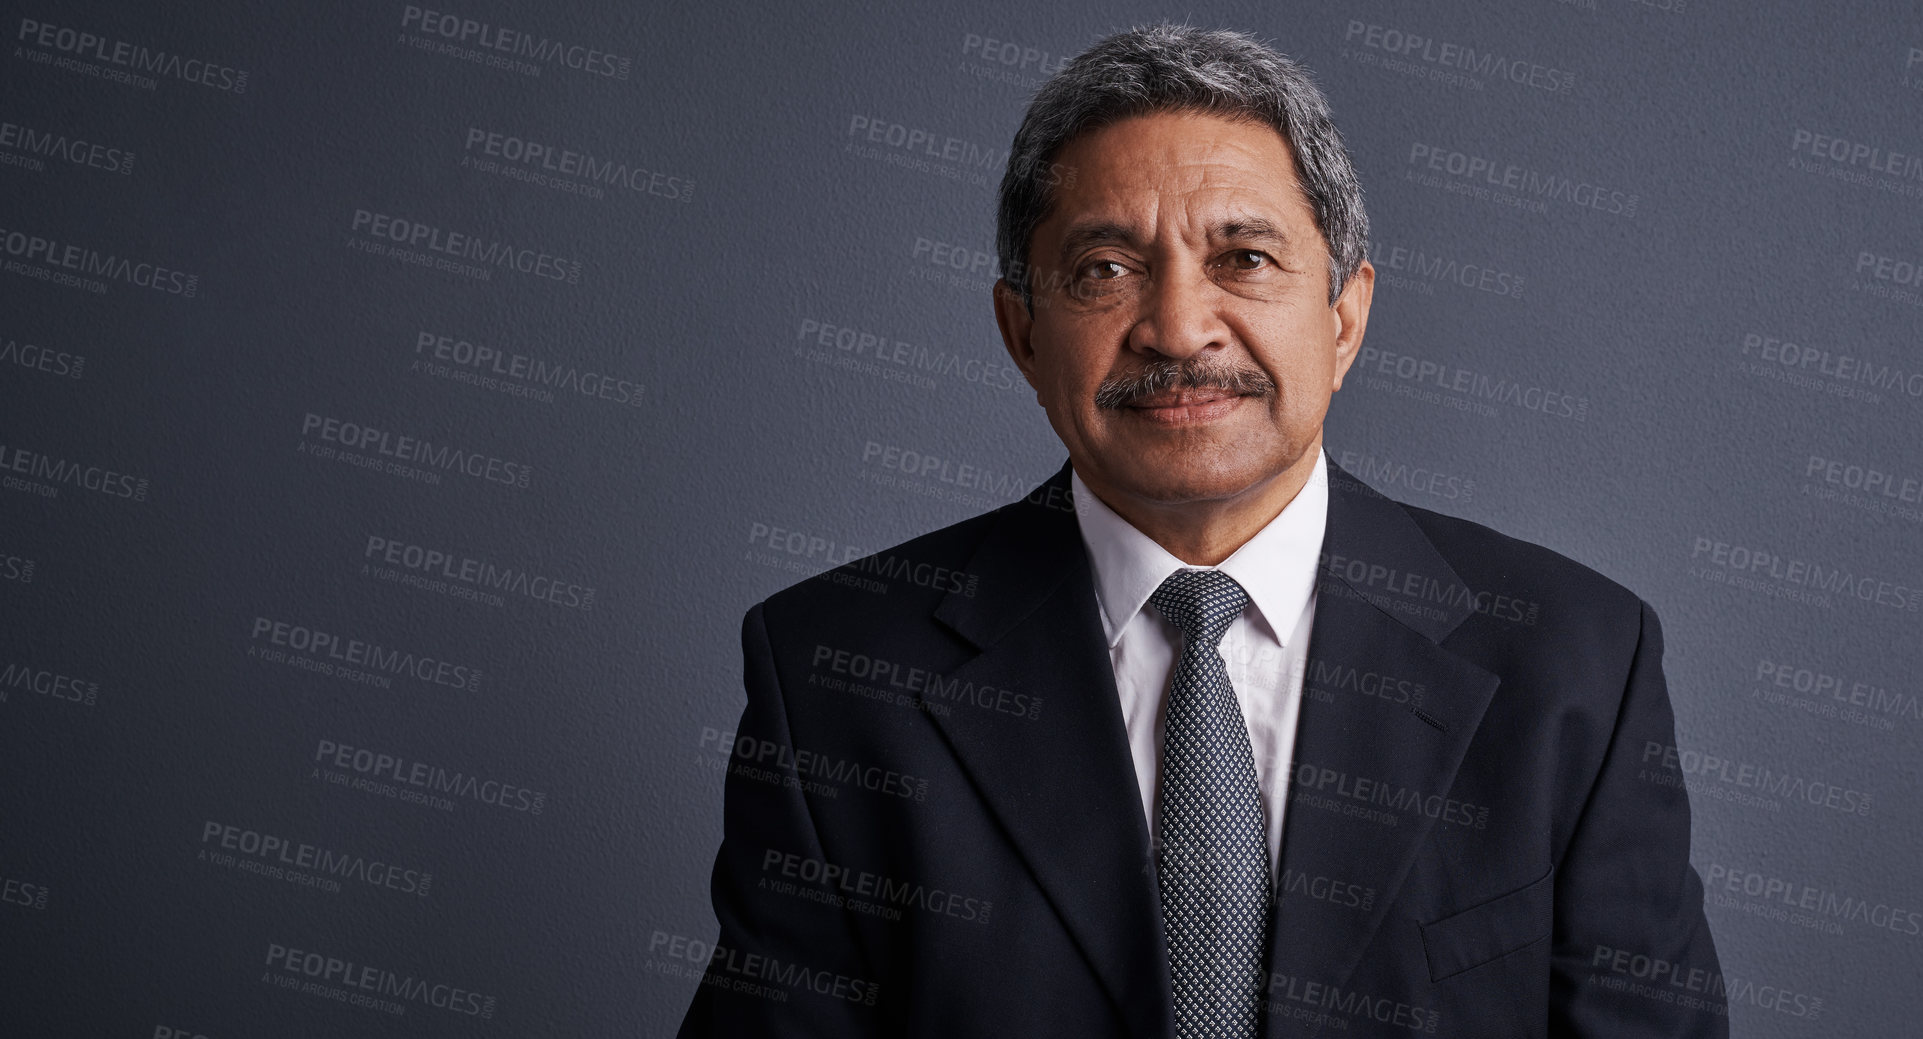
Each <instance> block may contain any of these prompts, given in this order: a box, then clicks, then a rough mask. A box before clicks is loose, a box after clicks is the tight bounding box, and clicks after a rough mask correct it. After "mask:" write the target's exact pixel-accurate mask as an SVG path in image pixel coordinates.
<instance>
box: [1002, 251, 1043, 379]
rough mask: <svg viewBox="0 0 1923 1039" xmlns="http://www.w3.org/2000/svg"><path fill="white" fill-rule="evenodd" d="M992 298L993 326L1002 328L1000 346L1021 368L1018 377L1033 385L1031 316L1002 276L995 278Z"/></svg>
mask: <svg viewBox="0 0 1923 1039" xmlns="http://www.w3.org/2000/svg"><path fill="white" fill-rule="evenodd" d="M993 295H994V297H995V325H996V327H998V328H1000V329H1001V331H1002V346H1003V348H1005V349H1006V350H1007V351H1008V356H1009V358H1010V359H1011V360H1013V361H1014V362H1015V367H1017V368H1020V369H1021V370H1022V378H1024V379H1027V380H1028V385H1029V388H1031V389H1033V388H1034V386H1035V348H1034V345H1033V343H1032V342H1031V340H1030V339H1029V336H1030V334H1031V333H1032V332H1033V331H1034V329H1035V315H1034V313H1033V312H1032V311H1030V310H1029V309H1028V306H1027V305H1026V304H1024V303H1023V302H1022V294H1021V293H1019V292H1017V291H1015V287H1014V286H1013V285H1010V284H1009V283H1008V279H1006V278H996V279H995V287H994V290H993Z"/></svg>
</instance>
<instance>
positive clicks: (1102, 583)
mask: <svg viewBox="0 0 1923 1039" xmlns="http://www.w3.org/2000/svg"><path fill="white" fill-rule="evenodd" d="M1328 457H1329V456H1328V454H1327V452H1318V453H1317V462H1318V463H1319V464H1317V465H1316V466H1315V468H1314V469H1313V470H1311V471H1310V474H1309V480H1308V482H1307V483H1306V484H1304V485H1303V486H1302V490H1300V491H1298V492H1297V493H1296V496H1295V498H1294V500H1292V501H1290V502H1289V504H1288V505H1287V506H1285V507H1284V508H1283V509H1282V511H1281V512H1280V513H1278V514H1277V515H1276V517H1275V518H1274V519H1272V520H1270V521H1269V522H1268V524H1267V525H1266V526H1264V527H1263V528H1262V529H1261V530H1258V531H1256V532H1255V536H1254V537H1252V538H1250V539H1249V540H1248V541H1246V542H1244V543H1243V544H1242V546H1241V547H1240V548H1238V549H1236V550H1235V551H1234V552H1233V553H1231V554H1230V555H1229V557H1228V558H1227V559H1224V560H1222V562H1221V564H1220V565H1219V566H1204V567H1192V566H1190V565H1189V564H1188V563H1184V562H1182V561H1181V560H1180V559H1177V558H1176V557H1175V556H1173V555H1171V554H1170V553H1169V551H1168V550H1167V549H1165V548H1163V547H1162V546H1161V545H1158V544H1156V543H1155V541H1154V540H1153V539H1151V538H1150V537H1149V536H1148V535H1147V534H1144V533H1142V532H1141V531H1140V530H1137V529H1136V528H1135V526H1134V525H1133V524H1131V523H1129V522H1128V521H1127V520H1125V519H1123V518H1122V517H1121V516H1120V515H1118V514H1117V513H1116V512H1115V510H1114V509H1111V508H1109V507H1108V505H1107V504H1106V503H1104V502H1103V501H1102V500H1101V499H1100V498H1097V497H1096V496H1095V493H1094V492H1093V491H1091V490H1089V489H1088V485H1087V484H1085V483H1083V482H1082V476H1081V474H1080V473H1077V472H1074V471H1073V469H1072V468H1071V469H1070V473H1069V485H1070V489H1071V491H1072V492H1073V494H1074V496H1075V521H1076V523H1077V524H1078V525H1079V526H1080V527H1081V532H1082V544H1083V545H1084V546H1085V547H1086V548H1087V549H1088V555H1089V563H1090V565H1091V566H1092V567H1093V569H1094V572H1095V598H1096V601H1097V602H1098V603H1099V604H1100V606H1101V610H1102V628H1103V631H1104V632H1105V633H1106V634H1107V636H1108V644H1109V646H1110V647H1113V646H1114V645H1115V643H1116V641H1117V640H1118V639H1120V638H1121V637H1122V632H1123V630H1125V629H1126V628H1127V627H1128V625H1129V622H1130V621H1132V620H1134V619H1135V615H1136V614H1137V613H1140V612H1141V610H1142V607H1143V605H1145V604H1146V603H1147V602H1148V599H1149V596H1151V595H1153V594H1155V590H1156V589H1157V588H1160V587H1161V586H1162V582H1163V581H1165V580H1167V579H1168V576H1169V575H1170V574H1172V573H1174V572H1175V571H1177V570H1182V569H1193V570H1223V571H1226V572H1227V573H1228V575H1229V576H1230V577H1233V578H1235V582H1236V583H1237V584H1239V585H1241V586H1242V588H1243V590H1245V591H1247V592H1248V595H1249V603H1250V605H1251V606H1253V607H1254V609H1255V611H1256V612H1257V613H1258V614H1259V615H1260V619H1261V620H1262V621H1263V622H1264V623H1266V624H1267V625H1268V627H1269V630H1270V632H1271V633H1272V634H1273V635H1274V637H1275V640H1276V642H1277V643H1280V644H1283V645H1286V644H1287V643H1288V640H1289V636H1290V634H1291V633H1293V632H1294V631H1295V624H1296V621H1297V620H1299V619H1300V618H1301V616H1302V611H1303V610H1304V609H1306V608H1308V605H1309V597H1310V595H1311V593H1313V592H1314V591H1315V569H1316V562H1317V557H1318V555H1319V554H1320V553H1321V551H1322V534H1323V531H1324V530H1325V529H1326V527H1327V524H1328V517H1329V477H1328Z"/></svg>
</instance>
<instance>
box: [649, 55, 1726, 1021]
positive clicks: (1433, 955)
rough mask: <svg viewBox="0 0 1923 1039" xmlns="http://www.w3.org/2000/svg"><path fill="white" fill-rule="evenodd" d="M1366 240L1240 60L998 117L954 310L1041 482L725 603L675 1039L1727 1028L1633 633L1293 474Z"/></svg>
mask: <svg viewBox="0 0 1923 1039" xmlns="http://www.w3.org/2000/svg"><path fill="white" fill-rule="evenodd" d="M1367 230H1368V222H1367V219H1366V217H1365V216H1364V213H1363V207H1362V201H1361V194H1360V190H1359V188H1358V186H1357V183H1356V178H1355V175H1354V172H1353V170H1352V169H1351V166H1350V162H1349V158H1348V155H1347V152H1346V150H1345V148H1344V146H1343V144H1342V140H1341V138H1340V136H1339V135H1338V133H1337V132H1336V129H1335V127H1334V126H1333V124H1332V123H1331V122H1330V119H1329V114H1328V109H1327V105H1326V103H1325V102H1324V100H1323V98H1322V96H1321V94H1320V93H1319V92H1318V91H1317V90H1316V89H1315V87H1314V86H1313V85H1312V83H1311V82H1310V80H1309V79H1308V78H1307V76H1306V75H1305V73H1304V72H1303V71H1302V69H1301V68H1300V67H1299V66H1297V65H1295V64H1294V63H1292V62H1290V61H1288V60H1287V59H1285V58H1282V57H1280V56H1278V55H1276V54H1275V53H1274V52H1272V51H1270V50H1268V49H1267V48H1265V47H1263V46H1262V45H1260V44H1258V43H1256V42H1255V41H1253V40H1252V39H1250V38H1249V37H1246V36H1243V35H1240V34H1234V33H1226V32H1204V31H1200V30H1195V29H1190V28H1186V27H1176V26H1157V27H1153V28H1148V29H1140V30H1135V31H1131V32H1126V33H1121V34H1119V35H1116V36H1113V37H1110V38H1108V39H1107V40H1104V41H1102V42H1101V43H1099V44H1097V45H1096V46H1095V47H1094V48H1092V49H1091V50H1089V51H1088V52H1087V53H1085V54H1083V55H1081V56H1080V57H1078V58H1077V59H1075V60H1074V61H1073V62H1071V63H1070V64H1069V65H1068V66H1067V67H1065V68H1064V69H1063V70H1062V71H1061V72H1060V73H1059V74H1058V75H1057V76H1056V77H1055V78H1054V79H1053V80H1051V81H1050V82H1049V83H1048V84H1047V85H1046V86H1045V87H1044V88H1043V89H1042V90H1041V91H1040V92H1039V93H1038V95H1037V96H1036V98H1035V100H1034V101H1033V103H1032V104H1031V105H1030V107H1029V110H1028V113H1027V116H1026V118H1025V120H1024V122H1023V124H1022V126H1021V129H1020V131H1019V132H1018V133H1017V134H1016V137H1015V142H1014V147H1013V149H1012V153H1011V157H1010V160H1009V166H1008V171H1007V173H1006V175H1005V177H1004V179H1003V181H1002V188H1001V201H1000V214H999V221H998V247H999V251H1000V259H1001V262H1002V268H1003V278H1002V280H1001V281H999V282H998V283H997V284H996V286H995V291H994V307H995V315H996V319H997V321H998V322H999V324H1000V327H1001V332H1002V337H1003V340H1004V342H1005V343H1006V345H1007V348H1008V351H1009V354H1010V355H1011V356H1012V357H1013V359H1014V361H1015V364H1016V365H1017V366H1018V367H1019V368H1020V369H1021V371H1022V373H1023V374H1024V375H1025V376H1026V377H1027V379H1028V382H1029V384H1030V385H1031V386H1032V387H1033V388H1034V390H1035V394H1036V399H1037V400H1038V402H1039V403H1040V404H1041V406H1042V407H1043V408H1044V409H1045V411H1046V413H1047V416H1048V420H1049V422H1050V424H1051V425H1052V426H1053V428H1054V430H1055V432H1056V434H1057V435H1058V436H1059V437H1060V438H1061V440H1062V443H1063V445H1064V446H1065V447H1066V448H1067V453H1068V460H1067V462H1066V463H1065V464H1064V465H1063V466H1062V468H1061V470H1060V471H1059V472H1057V473H1056V474H1055V475H1054V476H1053V477H1052V478H1050V479H1049V480H1048V481H1046V482H1045V483H1043V484H1042V485H1040V486H1038V487H1036V488H1035V489H1034V491H1033V493H1031V494H1029V495H1028V496H1027V497H1026V498H1025V499H1023V500H1021V501H1018V502H1015V503H1013V504H1010V505H1007V506H1004V507H1002V508H1000V509H996V510H994V511H993V512H990V513H987V514H985V515H981V516H977V517H974V518H972V519H969V520H966V521H964V522H961V523H958V524H955V525H953V526H950V527H947V528H944V529H942V530H938V531H935V532H933V533H930V534H927V535H924V536H922V537H919V538H915V539H914V540H911V541H908V542H906V543H904V544H901V545H898V546H896V547H894V548H892V549H889V550H887V551H885V552H882V553H877V554H876V555H874V556H871V557H868V558H866V559H863V560H860V561H857V562H854V563H851V564H848V565H847V566H844V567H841V568H839V569H838V570H835V571H831V572H829V573H827V574H824V575H822V576H821V577H820V578H819V579H814V580H809V581H804V582H802V583H800V584H798V585H796V586H794V587H791V588H788V589H785V590H783V591H782V592H780V593H778V594H776V595H773V596H771V597H769V598H768V599H767V600H766V601H765V602H763V603H760V604H758V605H756V606H755V607H753V608H752V609H750V610H749V611H748V612H747V616H746V618H745V619H744V621H743V624H742V645H743V650H744V653H745V660H746V668H745V678H746V685H747V694H748V704H747V708H746V709H745V711H744V712H743V713H742V716H741V721H740V724H739V727H738V732H737V734H736V742H735V749H734V758H733V766H732V768H731V772H730V775H729V778H728V780H727V786H726V810H725V825H724V840H723V842H722V845H721V849H720V851H719V853H718V855H717V856H716V860H715V867H714V876H713V898H714V908H715V914H716V916H717V917H718V919H719V921H720V924H721V933H720V937H719V940H718V942H717V945H716V947H715V949H714V950H713V952H712V955H711V956H710V957H708V958H707V967H706V969H707V974H706V977H705V978H704V980H703V984H702V985H701V987H700V989H699V990H698V993H697V995H696V996H695V999H694V1004H693V1006H692V1007H691V1008H690V1009H689V1012H688V1016H687V1020H686V1022H685V1023H684V1025H683V1029H682V1034H683V1035H689V1036H761V1035H772V1036H788V1035H794V1036H803V1035H806V1036H817V1035H818V1036H837V1037H841V1036H883V1035H888V1036H894V1035H903V1036H998V1037H1000V1036H1050V1037H1061V1036H1105V1037H1106V1036H1134V1037H1158V1039H1159V1037H1167V1036H1180V1037H1184V1039H1186V1037H1202V1036H1209V1037H1215V1036H1232V1037H1242V1039H1253V1037H1255V1036H1268V1037H1284V1036H1288V1037H1295V1036H1313V1035H1344V1036H1355V1035H1397V1036H1400V1035H1411V1034H1414V1035H1425V1034H1434V1035H1446V1036H1466V1037H1476V1039H1488V1037H1495V1036H1546V1035H1580V1036H1596V1037H1608V1039H1622V1037H1641V1036H1651V1037H1653V1036H1722V1035H1725V1034H1726V1031H1727V1030H1726V1025H1725V1022H1724V1014H1725V1012H1726V1009H1725V1005H1724V1000H1723V997H1722V983H1721V974H1720V972H1719V967H1718V963H1717V958H1716V952H1715V947H1714V944H1713V942H1712V940H1711V937H1710V933H1709V930H1708V926H1707V923H1706V921H1705V918H1704V914H1703V909H1702V888H1701V884H1700V882H1699V880H1698V878H1697V876H1696V874H1695V873H1694V871H1693V870H1692V869H1691V867H1690V865H1689V862H1688V846H1689V807H1688V803H1687V799H1686V795H1685V792H1684V790H1683V787H1682V784H1681V782H1680V776H1678V775H1676V774H1675V772H1674V770H1673V769H1671V768H1668V767H1666V766H1665V764H1664V761H1663V757H1664V756H1663V755H1660V754H1659V755H1656V756H1655V759H1654V760H1649V758H1650V755H1648V754H1647V753H1646V748H1648V747H1651V746H1655V747H1658V748H1660V747H1666V746H1669V745H1672V744H1673V743H1674V742H1675V739H1674V732H1673V729H1674V723H1673V720H1672V716H1671V710H1670V705H1669V700H1668V694H1667V692H1666V690H1665V687H1664V682H1663V675H1662V659H1661V658H1662V635H1661V630H1660V628H1659V627H1658V625H1657V621H1656V617H1655V614H1654V613H1653V612H1652V611H1651V610H1650V608H1649V606H1648V604H1646V603H1644V602H1642V601H1641V600H1640V599H1639V598H1638V597H1637V596H1636V595H1634V594H1633V593H1631V592H1629V591H1627V590H1625V589H1624V588H1623V587H1621V586H1620V585H1618V584H1616V583H1614V582H1612V581H1610V580H1609V579H1607V578H1605V577H1603V576H1601V575H1600V574H1598V573H1596V572H1595V571H1593V570H1589V569H1587V568H1585V567H1583V566H1581V565H1579V564H1577V563H1575V562H1572V561H1571V560H1569V559H1566V558H1564V557H1562V556H1560V555H1557V554H1555V553H1554V552H1551V551H1549V550H1547V549H1544V548H1541V547H1538V546H1535V545H1530V544H1527V543H1524V542H1521V541H1516V540H1514V539H1511V538H1508V537H1505V536H1503V535H1501V534H1498V533H1496V532H1495V531H1493V530H1490V529H1489V528H1487V527H1483V526H1480V525H1477V524H1474V523H1469V522H1466V521H1463V520H1458V519H1452V518H1449V517H1446V516H1442V515H1439V514H1437V513H1434V512H1430V511H1427V510H1424V509H1419V508H1414V507H1410V506H1406V505H1402V504H1398V503H1396V502H1394V501H1391V500H1389V499H1387V498H1385V497H1383V496H1381V495H1379V494H1377V493H1375V492H1373V491H1371V490H1370V489H1368V488H1366V487H1365V486H1363V485H1362V484H1361V483H1360V482H1359V481H1357V480H1356V479H1355V478H1353V477H1352V476H1350V475H1349V474H1348V473H1346V472H1344V471H1343V470H1342V469H1341V468H1340V467H1338V466H1336V465H1335V464H1334V463H1332V462H1331V461H1329V459H1328V458H1327V456H1326V455H1325V454H1324V452H1323V445H1322V424H1323V418H1324V416H1325V414H1326V412H1327V409H1328V406H1329V403H1330V398H1331V395H1332V394H1333V393H1334V392H1335V391H1336V390H1339V389H1340V388H1341V386H1342V380H1343V375H1344V373H1345V372H1346V371H1347V369H1348V367H1349V364H1350V363H1351V361H1352V360H1353V359H1354V358H1355V355H1356V351H1357V349H1358V347H1359V346H1360V345H1361V342H1362V337H1363V332H1364V329H1365V328H1366V326H1367V322H1368V316H1369V303H1370V295H1371V289H1372V286H1373V282H1374V271H1373V270H1372V269H1371V267H1370V265H1369V263H1368V261H1367V260H1366V259H1365V246H1366V241H1367Z"/></svg>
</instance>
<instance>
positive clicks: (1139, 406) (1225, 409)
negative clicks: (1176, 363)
mask: <svg viewBox="0 0 1923 1039" xmlns="http://www.w3.org/2000/svg"><path fill="white" fill-rule="evenodd" d="M1245 396H1246V394H1237V393H1230V392H1228V391H1227V390H1215V389H1206V390H1181V391H1170V392H1166V393H1156V394H1152V395H1150V396H1147V397H1143V398H1142V399H1140V400H1138V401H1136V402H1135V403H1134V404H1131V405H1129V410H1130V411H1133V412H1135V413H1137V414H1139V415H1141V416H1142V417H1143V418H1146V419H1148V420H1149V421H1151V422H1154V423H1156V424H1157V425H1165V426H1191V425H1199V424H1202V423H1207V422H1214V421H1216V420H1218V419H1221V418H1223V417H1225V416H1227V415H1229V414H1231V413H1233V412H1234V411H1235V409H1236V408H1239V407H1241V405H1242V401H1243V398H1244V397H1245Z"/></svg>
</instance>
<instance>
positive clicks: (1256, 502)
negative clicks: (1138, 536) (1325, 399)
mask: <svg viewBox="0 0 1923 1039" xmlns="http://www.w3.org/2000/svg"><path fill="white" fill-rule="evenodd" d="M1321 464H1322V436H1321V434H1320V433H1318V434H1316V438H1315V442H1314V443H1313V444H1310V445H1309V449H1308V450H1307V451H1304V452H1302V457H1300V458H1298V459H1296V460H1295V462H1294V464H1292V465H1290V466H1289V467H1288V468H1287V469H1284V470H1282V471H1281V472H1279V473H1276V474H1275V475H1274V476H1271V477H1269V478H1268V479H1266V480H1263V481H1260V482H1257V483H1254V484H1251V485H1249V486H1248V487H1247V488H1245V489H1243V490H1242V491H1240V492H1237V493H1236V494H1234V495H1231V496H1229V497H1226V498H1215V499H1208V500H1199V501H1185V502H1179V503H1176V504H1167V503H1163V502H1153V501H1146V500H1143V499H1140V498H1135V497H1131V496H1128V495H1124V494H1118V493H1116V492H1115V491H1114V490H1113V489H1112V488H1110V487H1105V486H1097V485H1096V484H1094V483H1090V482H1089V480H1088V478H1087V477H1086V476H1084V477H1083V478H1082V482H1083V483H1085V484H1088V489H1089V490H1090V491H1092V492H1093V493H1094V494H1095V496H1096V497H1097V498H1100V499H1101V500H1102V503H1103V504H1104V505H1107V506H1108V507H1109V508H1111V509H1114V510H1115V514H1116V515H1118V516H1120V517H1122V518H1123V519H1125V520H1127V521H1128V522H1129V525H1130V526H1133V527H1134V528H1135V529H1136V530H1139V531H1141V532H1142V533H1144V534H1146V535H1148V537H1149V539H1150V540H1152V541H1154V542H1155V543H1156V544H1158V545H1160V546H1162V547H1163V548H1164V549H1166V550H1167V551H1168V553H1169V555H1172V556H1174V557H1175V558H1177V559H1180V560H1181V561H1182V562H1184V563H1187V564H1188V565H1190V566H1216V565H1219V564H1220V563H1221V562H1222V560H1224V559H1227V558H1228V557H1229V556H1231V555H1234V554H1235V550H1236V549H1238V548H1241V547H1242V546H1243V545H1245V544H1247V543H1248V540H1249V539H1250V538H1252V537H1254V536H1255V535H1256V533H1257V532H1259V531H1260V530H1261V529H1262V528H1263V527H1266V526H1268V525H1269V522H1270V521H1271V520H1273V519H1275V517H1277V516H1279V515H1281V514H1282V510H1283V509H1284V508H1286V507H1287V506H1288V504H1289V503H1290V502H1292V501H1294V500H1295V496H1296V495H1297V494H1299V493H1301V491H1302V488H1303V487H1305V486H1307V484H1308V482H1309V477H1310V476H1311V475H1313V474H1314V472H1315V467H1316V466H1318V465H1321ZM1078 472H1079V470H1078Z"/></svg>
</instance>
